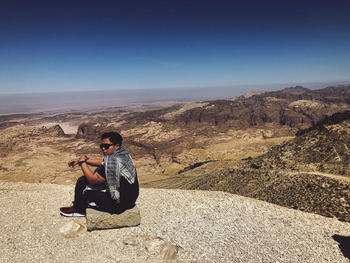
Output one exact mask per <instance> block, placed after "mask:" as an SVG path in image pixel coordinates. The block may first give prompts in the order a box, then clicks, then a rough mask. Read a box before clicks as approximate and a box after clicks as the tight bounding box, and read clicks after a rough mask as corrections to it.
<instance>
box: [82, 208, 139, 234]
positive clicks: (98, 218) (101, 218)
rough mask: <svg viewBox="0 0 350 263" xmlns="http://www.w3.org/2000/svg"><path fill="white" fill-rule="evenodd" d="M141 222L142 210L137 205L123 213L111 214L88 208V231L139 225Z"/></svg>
mask: <svg viewBox="0 0 350 263" xmlns="http://www.w3.org/2000/svg"><path fill="white" fill-rule="evenodd" d="M140 222H141V215H140V210H139V208H138V207H137V206H136V205H135V206H134V207H133V208H131V209H128V210H126V211H124V212H123V213H121V214H110V213H106V212H101V211H98V210H95V209H92V208H88V209H86V228H87V230H88V231H92V230H97V229H110V228H120V227H127V226H137V225H139V224H140Z"/></svg>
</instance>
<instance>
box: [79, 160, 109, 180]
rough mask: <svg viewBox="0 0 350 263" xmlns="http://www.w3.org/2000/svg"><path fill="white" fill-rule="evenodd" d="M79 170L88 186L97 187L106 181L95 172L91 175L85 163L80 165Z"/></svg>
mask: <svg viewBox="0 0 350 263" xmlns="http://www.w3.org/2000/svg"><path fill="white" fill-rule="evenodd" d="M81 170H82V171H83V173H84V176H85V177H86V179H87V180H88V182H89V184H92V185H98V184H103V183H105V182H106V179H104V178H103V177H102V176H101V175H99V174H98V173H97V172H96V173H93V172H92V171H91V170H90V168H89V166H88V165H87V164H86V162H83V163H82V164H81Z"/></svg>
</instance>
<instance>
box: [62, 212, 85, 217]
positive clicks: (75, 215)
mask: <svg viewBox="0 0 350 263" xmlns="http://www.w3.org/2000/svg"><path fill="white" fill-rule="evenodd" d="M60 214H61V216H66V217H85V215H84V214H80V213H73V214H66V213H63V212H62V211H60Z"/></svg>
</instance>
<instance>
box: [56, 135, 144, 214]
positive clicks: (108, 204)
mask: <svg viewBox="0 0 350 263" xmlns="http://www.w3.org/2000/svg"><path fill="white" fill-rule="evenodd" d="M122 141H123V138H122V136H121V135H120V134H119V133H117V132H108V133H104V134H102V136H101V144H100V148H101V150H102V152H103V155H104V158H103V159H90V158H89V157H87V156H86V155H83V156H81V157H80V158H76V159H73V160H70V161H69V162H68V166H70V167H75V166H76V165H79V166H80V167H81V170H82V172H83V174H84V176H82V177H80V178H79V179H78V181H77V183H76V185H75V196H74V202H73V206H71V207H62V208H60V213H61V215H63V216H69V217H76V216H85V213H86V208H87V207H90V206H92V205H93V206H94V208H95V209H98V210H101V211H106V212H109V213H122V212H123V211H125V210H126V209H130V208H132V207H134V206H135V201H136V199H137V197H138V195H139V183H138V180H137V173H136V168H135V166H134V164H133V162H132V159H131V157H130V155H129V150H128V149H127V148H125V147H123V146H122ZM89 165H91V166H97V169H96V170H95V171H94V172H92V170H91V169H90V167H89ZM91 189H94V190H91ZM96 189H98V190H96ZM101 189H106V190H104V191H101Z"/></svg>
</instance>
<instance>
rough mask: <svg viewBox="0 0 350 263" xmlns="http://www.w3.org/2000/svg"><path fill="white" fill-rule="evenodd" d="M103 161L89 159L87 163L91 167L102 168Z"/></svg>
mask: <svg viewBox="0 0 350 263" xmlns="http://www.w3.org/2000/svg"><path fill="white" fill-rule="evenodd" d="M102 162H103V159H90V158H89V159H87V160H86V163H87V164H88V165H91V166H101V165H102Z"/></svg>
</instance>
